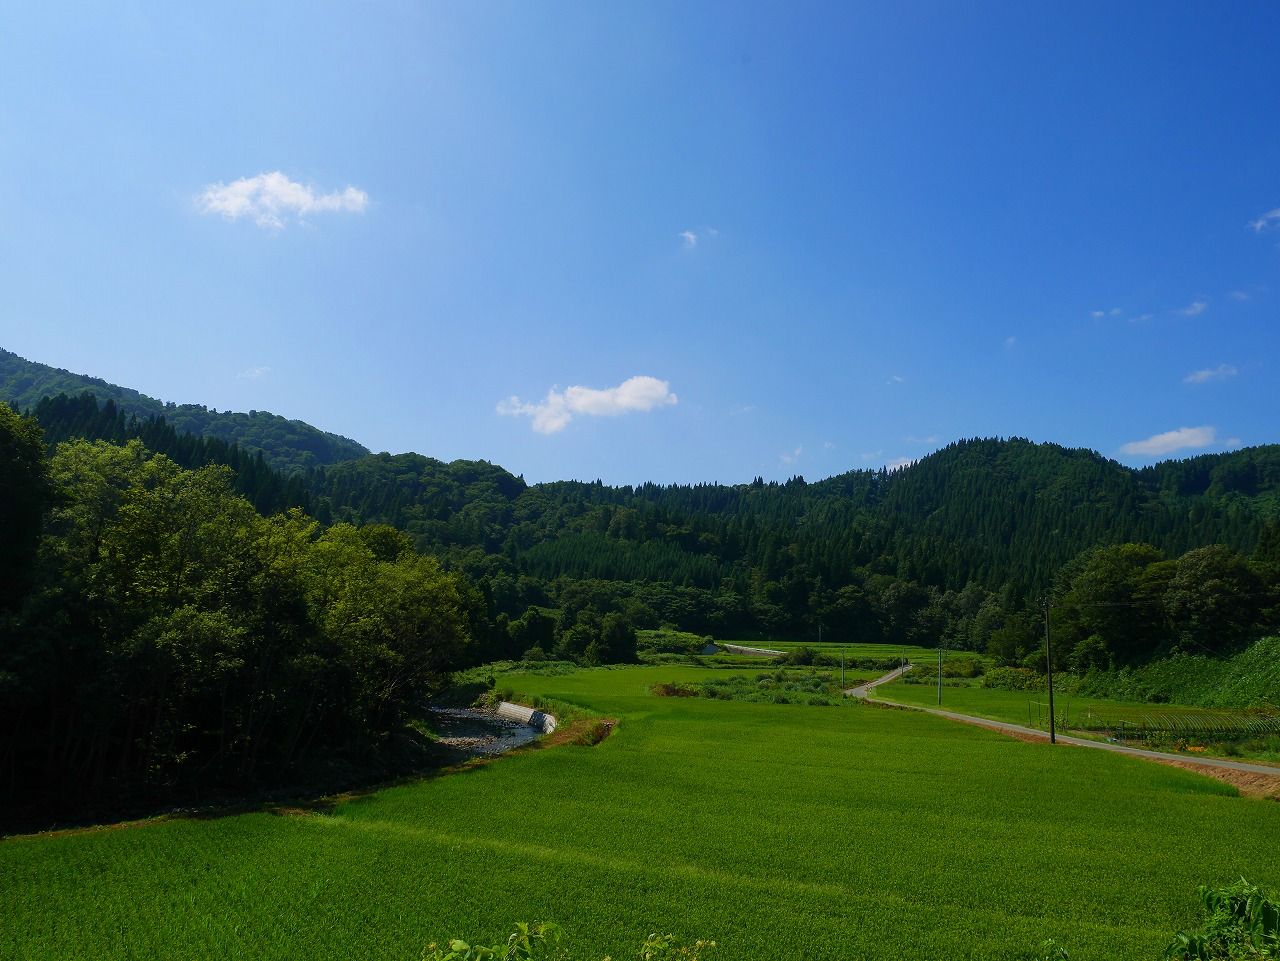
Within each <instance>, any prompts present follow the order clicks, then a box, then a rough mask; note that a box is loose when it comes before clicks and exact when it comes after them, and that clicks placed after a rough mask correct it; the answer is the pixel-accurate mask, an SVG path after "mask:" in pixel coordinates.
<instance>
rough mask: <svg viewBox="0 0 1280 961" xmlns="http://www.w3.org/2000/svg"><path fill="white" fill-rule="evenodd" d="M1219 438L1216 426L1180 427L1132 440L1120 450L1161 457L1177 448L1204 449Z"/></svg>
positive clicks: (1138, 454) (1125, 452)
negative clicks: (1144, 438)
mask: <svg viewBox="0 0 1280 961" xmlns="http://www.w3.org/2000/svg"><path fill="white" fill-rule="evenodd" d="M1217 438H1218V431H1217V428H1215V427H1179V428H1178V429H1177V430H1167V431H1165V432H1164V433H1163V434H1153V435H1151V436H1150V437H1148V438H1147V439H1146V440H1134V441H1130V442H1129V443H1127V444H1124V445H1123V446H1122V447H1121V448H1120V452H1121V453H1122V454H1134V455H1137V456H1139V457H1159V456H1161V455H1162V454H1172V453H1173V452H1174V451H1177V450H1203V449H1204V448H1206V447H1211V446H1212V445H1213V444H1214V442H1215V441H1216V440H1217Z"/></svg>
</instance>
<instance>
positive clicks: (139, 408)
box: [0, 348, 369, 471]
mask: <svg viewBox="0 0 1280 961" xmlns="http://www.w3.org/2000/svg"><path fill="white" fill-rule="evenodd" d="M85 391H88V392H90V393H92V394H94V395H96V396H97V397H98V398H99V399H101V400H104V401H106V400H111V401H114V402H115V405H116V407H117V409H118V410H119V411H121V412H123V413H124V414H126V415H135V416H137V417H139V418H141V419H144V420H145V419H146V418H150V417H159V416H163V417H164V418H165V419H166V420H167V421H168V423H169V425H170V426H171V427H173V428H174V429H175V430H176V431H178V432H179V433H183V432H186V433H191V434H194V435H196V436H197V437H203V438H207V439H211V440H220V441H223V442H225V443H228V444H238V445H239V446H240V447H242V448H243V449H244V450H245V451H247V452H248V453H250V454H256V453H258V452H259V451H261V452H262V454H263V457H264V458H265V459H266V461H267V463H269V464H270V465H272V466H273V467H276V468H279V469H280V470H284V471H295V470H305V469H307V468H309V467H316V466H319V465H323V464H334V463H337V462H338V461H342V460H347V459H349V458H352V457H360V456H363V455H365V454H368V453H369V450H368V448H366V447H364V446H362V445H360V444H358V443H356V442H355V441H353V440H351V439H350V438H347V437H340V436H338V435H337V434H330V433H327V432H325V431H322V430H319V429H317V428H315V427H312V426H311V425H310V424H307V423H304V422H303V421H300V420H288V419H286V418H284V417H281V416H279V415H278V414H272V413H268V412H267V411H265V410H251V411H249V412H248V413H247V414H246V413H232V412H231V411H223V412H219V411H217V410H210V409H209V408H207V407H205V406H203V405H200V404H173V403H165V402H163V401H159V400H156V399H155V398H153V397H148V396H146V395H145V394H140V393H138V391H136V390H132V389H130V388H128V387H118V386H116V385H115V384H109V383H107V382H106V381H105V380H100V379H99V378H97V377H87V376H85V375H83V374H73V373H71V372H70V371H68V370H62V369H60V368H56V367H49V366H48V365H46V364H38V363H35V362H33V361H29V360H25V359H23V358H22V357H19V356H18V355H17V354H14V353H10V352H9V351H7V350H4V349H3V348H0V401H7V402H8V403H9V404H10V405H11V406H12V407H14V408H15V409H16V410H27V409H30V408H34V407H35V406H36V404H38V403H39V402H40V401H41V400H42V399H44V398H45V397H56V396H57V395H58V394H67V395H70V396H73V397H74V396H78V395H79V394H81V393H84V392H85Z"/></svg>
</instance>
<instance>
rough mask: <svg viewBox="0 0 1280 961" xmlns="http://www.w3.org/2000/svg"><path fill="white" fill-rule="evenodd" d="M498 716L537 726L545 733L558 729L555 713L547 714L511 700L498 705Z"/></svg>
mask: <svg viewBox="0 0 1280 961" xmlns="http://www.w3.org/2000/svg"><path fill="white" fill-rule="evenodd" d="M498 717H505V718H506V719H507V720H508V721H517V722H519V723H520V724H528V725H529V726H530V727H536V728H537V729H538V730H539V731H541V732H542V733H543V734H550V733H551V732H552V731H554V730H555V729H556V718H555V715H554V714H546V713H544V712H543V711H539V710H535V709H534V708H532V707H525V706H524V705H523V704H512V703H511V702H510V701H503V702H502V703H501V704H499V705H498Z"/></svg>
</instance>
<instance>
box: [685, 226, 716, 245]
mask: <svg viewBox="0 0 1280 961" xmlns="http://www.w3.org/2000/svg"><path fill="white" fill-rule="evenodd" d="M676 236H677V237H679V238H680V245H681V246H682V247H684V249H685V250H693V249H695V248H696V247H697V246H698V244H699V243H701V242H702V241H704V240H715V239H716V238H717V237H719V236H720V231H718V230H716V228H715V227H702V228H700V229H697V230H694V229H689V230H682V231H680V233H678V234H676Z"/></svg>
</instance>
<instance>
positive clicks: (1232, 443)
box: [1222, 437, 1244, 448]
mask: <svg viewBox="0 0 1280 961" xmlns="http://www.w3.org/2000/svg"><path fill="white" fill-rule="evenodd" d="M1243 443H1244V441H1242V440H1241V439H1240V438H1239V437H1228V438H1227V439H1226V440H1224V441H1223V442H1222V444H1223V446H1224V447H1232V448H1234V447H1239V446H1240V445H1241V444H1243Z"/></svg>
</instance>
